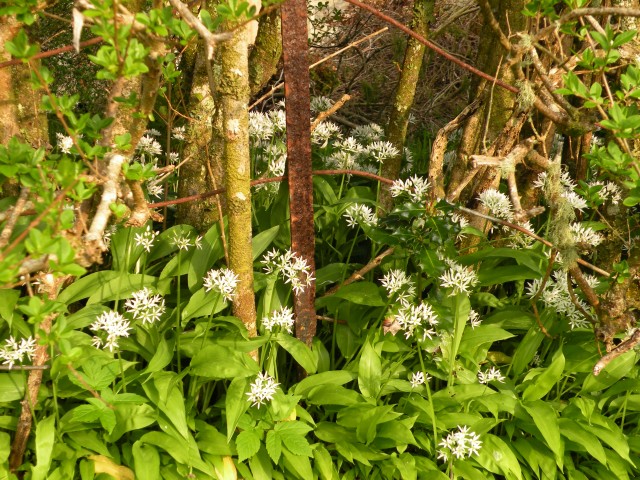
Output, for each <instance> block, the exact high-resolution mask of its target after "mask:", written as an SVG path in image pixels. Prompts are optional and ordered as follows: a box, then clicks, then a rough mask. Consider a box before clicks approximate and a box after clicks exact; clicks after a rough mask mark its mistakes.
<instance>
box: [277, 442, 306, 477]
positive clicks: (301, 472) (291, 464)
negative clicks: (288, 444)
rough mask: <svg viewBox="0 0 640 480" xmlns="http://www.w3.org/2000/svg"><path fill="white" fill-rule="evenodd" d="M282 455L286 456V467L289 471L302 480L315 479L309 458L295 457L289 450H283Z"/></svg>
mask: <svg viewBox="0 0 640 480" xmlns="http://www.w3.org/2000/svg"><path fill="white" fill-rule="evenodd" d="M282 453H283V454H284V460H285V461H284V465H285V468H287V470H289V471H291V472H295V473H296V474H297V475H298V476H299V478H301V479H307V478H309V479H311V478H313V470H312V469H311V462H310V461H309V458H308V457H306V456H301V455H295V454H294V453H293V452H290V451H289V450H288V449H287V448H285V449H283V450H282Z"/></svg>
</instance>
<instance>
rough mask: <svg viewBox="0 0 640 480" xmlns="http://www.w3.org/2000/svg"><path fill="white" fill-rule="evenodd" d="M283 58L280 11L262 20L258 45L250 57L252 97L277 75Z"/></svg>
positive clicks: (273, 12)
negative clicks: (279, 63)
mask: <svg viewBox="0 0 640 480" xmlns="http://www.w3.org/2000/svg"><path fill="white" fill-rule="evenodd" d="M281 56H282V30H281V21H280V10H279V9H278V10H274V11H272V12H269V13H268V14H266V15H265V16H263V17H262V18H261V19H260V26H259V27H258V36H257V37H256V43H255V45H254V47H253V49H252V50H251V55H250V56H249V85H250V88H251V96H254V95H256V94H257V93H258V92H259V91H260V90H261V89H262V88H263V87H264V86H265V85H266V84H267V82H268V81H269V80H270V79H271V77H273V75H275V73H276V69H277V66H278V62H279V61H280V57H281Z"/></svg>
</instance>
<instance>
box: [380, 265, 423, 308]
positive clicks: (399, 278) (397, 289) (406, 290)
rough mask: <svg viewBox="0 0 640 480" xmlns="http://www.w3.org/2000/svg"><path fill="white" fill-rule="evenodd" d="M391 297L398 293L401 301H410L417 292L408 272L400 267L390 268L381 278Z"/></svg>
mask: <svg viewBox="0 0 640 480" xmlns="http://www.w3.org/2000/svg"><path fill="white" fill-rule="evenodd" d="M380 283H381V284H382V286H383V287H384V288H385V289H386V290H387V294H388V295H389V297H392V296H393V295H397V298H398V300H399V301H400V303H408V302H409V301H410V300H411V299H413V297H414V296H415V294H416V287H415V285H414V284H413V281H412V280H411V279H410V278H409V277H408V276H407V274H406V272H404V271H403V270H399V269H393V270H389V271H388V272H387V273H386V274H385V275H384V276H383V277H382V280H380Z"/></svg>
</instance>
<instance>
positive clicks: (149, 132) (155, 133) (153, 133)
mask: <svg viewBox="0 0 640 480" xmlns="http://www.w3.org/2000/svg"><path fill="white" fill-rule="evenodd" d="M144 134H145V135H151V136H152V137H159V136H160V135H161V134H160V132H159V131H158V130H156V129H155V128H150V129H149V130H147V131H146V132H144Z"/></svg>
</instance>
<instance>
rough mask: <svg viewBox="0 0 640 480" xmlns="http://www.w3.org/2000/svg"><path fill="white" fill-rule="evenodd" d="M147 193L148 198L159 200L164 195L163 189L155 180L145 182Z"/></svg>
mask: <svg viewBox="0 0 640 480" xmlns="http://www.w3.org/2000/svg"><path fill="white" fill-rule="evenodd" d="M158 180H159V179H158ZM147 193H148V194H149V196H150V197H156V198H160V197H162V195H163V194H164V187H163V186H162V185H161V184H159V183H158V181H157V180H156V179H153V180H150V181H148V182H147Z"/></svg>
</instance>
